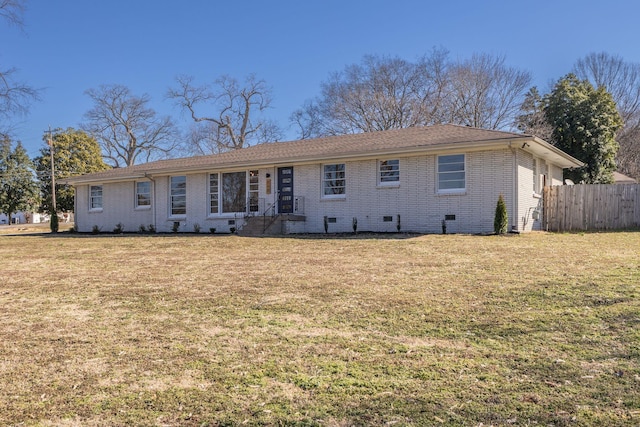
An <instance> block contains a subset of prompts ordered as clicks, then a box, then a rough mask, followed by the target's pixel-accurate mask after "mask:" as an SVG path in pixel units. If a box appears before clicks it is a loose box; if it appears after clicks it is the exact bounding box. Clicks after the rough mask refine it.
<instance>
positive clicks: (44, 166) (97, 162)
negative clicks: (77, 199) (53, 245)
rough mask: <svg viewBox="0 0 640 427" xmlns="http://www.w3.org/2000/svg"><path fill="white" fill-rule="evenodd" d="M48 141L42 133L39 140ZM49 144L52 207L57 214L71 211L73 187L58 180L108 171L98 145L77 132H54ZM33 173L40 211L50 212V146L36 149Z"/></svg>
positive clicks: (71, 129) (93, 140)
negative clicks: (53, 184) (39, 194)
mask: <svg viewBox="0 0 640 427" xmlns="http://www.w3.org/2000/svg"><path fill="white" fill-rule="evenodd" d="M43 139H44V140H45V141H47V140H48V139H49V135H48V134H46V135H45V136H44V138H43ZM51 140H52V143H53V163H54V170H55V175H56V176H55V178H56V207H57V209H58V211H60V212H71V211H73V206H74V204H73V199H74V191H73V188H72V187H70V186H68V185H61V184H59V183H58V181H57V180H58V179H61V178H68V177H70V176H76V175H82V174H85V173H92V172H99V171H102V170H105V169H109V166H108V165H107V164H106V163H105V162H104V161H103V160H102V153H101V151H100V145H99V144H98V142H97V141H96V140H95V139H94V138H92V137H91V136H89V135H88V134H87V133H85V132H83V131H81V130H75V129H73V128H68V129H67V130H65V131H62V130H59V131H56V132H55V133H54V134H53V135H52V137H51ZM34 163H35V166H36V171H37V172H38V176H39V178H40V190H41V192H42V204H41V206H40V210H41V211H43V212H50V211H51V205H52V200H51V146H50V145H49V144H48V143H47V145H46V146H45V148H42V149H40V156H39V157H36V158H35V159H34Z"/></svg>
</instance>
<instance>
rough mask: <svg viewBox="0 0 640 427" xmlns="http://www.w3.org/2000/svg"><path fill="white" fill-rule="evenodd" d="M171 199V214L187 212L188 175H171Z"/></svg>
mask: <svg viewBox="0 0 640 427" xmlns="http://www.w3.org/2000/svg"><path fill="white" fill-rule="evenodd" d="M170 185H171V189H170V201H169V204H170V206H171V215H172V216H175V215H186V214H187V177H186V176H184V175H180V176H172V177H171V183H170Z"/></svg>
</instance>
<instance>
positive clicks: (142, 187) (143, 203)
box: [136, 181, 151, 208]
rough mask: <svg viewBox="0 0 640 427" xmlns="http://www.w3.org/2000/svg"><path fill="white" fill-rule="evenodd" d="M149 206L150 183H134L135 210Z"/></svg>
mask: <svg viewBox="0 0 640 427" xmlns="http://www.w3.org/2000/svg"><path fill="white" fill-rule="evenodd" d="M150 206H151V182H150V181H137V182H136V208H148V207H150Z"/></svg>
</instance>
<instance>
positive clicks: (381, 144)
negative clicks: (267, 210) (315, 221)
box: [66, 124, 533, 184]
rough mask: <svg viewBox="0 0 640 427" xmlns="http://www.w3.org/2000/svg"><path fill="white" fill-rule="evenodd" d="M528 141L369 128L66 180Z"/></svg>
mask: <svg viewBox="0 0 640 427" xmlns="http://www.w3.org/2000/svg"><path fill="white" fill-rule="evenodd" d="M523 139H525V140H531V139H533V137H532V136H530V135H523V134H517V133H512V132H503V131H494V130H487V129H478V128H471V127H466V126H458V125H450V124H446V125H434V126H427V127H412V128H406V129H394V130H386V131H380V132H368V133H360V134H351V135H341V136H332V137H326V138H317V139H308V140H299V141H289V142H274V143H266V144H260V145H255V146H252V147H247V148H243V149H239V150H234V151H229V152H226V153H221V154H214V155H208V156H194V157H185V158H179V159H169V160H159V161H156V162H150V163H145V164H140V165H135V166H130V167H126V168H118V169H111V170H108V171H104V172H97V173H93V174H89V175H83V176H81V177H73V178H68V179H67V180H66V182H68V183H71V184H74V183H80V182H97V181H100V180H104V181H110V180H118V179H128V178H134V177H136V176H138V177H140V176H144V175H145V174H160V173H175V172H178V171H183V172H189V171H198V170H206V169H219V168H232V167H240V166H245V167H256V166H261V165H274V164H282V165H284V164H288V163H290V164H293V163H296V162H298V163H300V162H307V161H326V160H329V159H340V158H349V157H357V156H367V155H371V156H376V155H383V154H391V153H400V152H412V151H429V150H433V149H437V148H444V146H451V147H455V146H458V145H462V144H472V145H479V146H482V145H485V144H489V143H499V142H501V141H514V140H523Z"/></svg>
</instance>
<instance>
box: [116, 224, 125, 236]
mask: <svg viewBox="0 0 640 427" xmlns="http://www.w3.org/2000/svg"><path fill="white" fill-rule="evenodd" d="M113 232H114V233H115V234H122V233H124V224H122V223H121V222H119V223H117V224H116V226H115V227H114V229H113Z"/></svg>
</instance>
